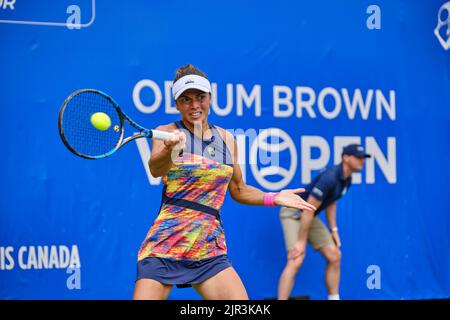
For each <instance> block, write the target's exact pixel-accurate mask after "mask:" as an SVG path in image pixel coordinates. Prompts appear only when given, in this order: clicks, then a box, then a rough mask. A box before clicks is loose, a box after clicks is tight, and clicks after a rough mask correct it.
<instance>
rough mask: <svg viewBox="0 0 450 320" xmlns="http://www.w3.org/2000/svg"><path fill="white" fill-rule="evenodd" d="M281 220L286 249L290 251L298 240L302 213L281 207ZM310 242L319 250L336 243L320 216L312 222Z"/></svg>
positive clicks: (309, 235)
mask: <svg viewBox="0 0 450 320" xmlns="http://www.w3.org/2000/svg"><path fill="white" fill-rule="evenodd" d="M280 220H281V226H282V227H283V233H284V240H285V243H286V249H287V250H288V251H289V250H291V249H292V247H293V246H294V244H295V243H296V242H297V240H298V230H299V228H300V221H301V214H300V213H299V210H296V209H291V208H285V207H281V210H280ZM308 242H309V244H310V245H311V246H312V247H313V248H314V250H319V249H320V248H323V247H325V246H328V245H331V244H334V241H333V238H332V237H331V234H330V232H329V231H328V229H327V227H326V226H325V224H324V223H323V222H322V220H320V219H319V216H316V217H315V218H314V219H313V221H312V222H311V226H310V228H309V234H308Z"/></svg>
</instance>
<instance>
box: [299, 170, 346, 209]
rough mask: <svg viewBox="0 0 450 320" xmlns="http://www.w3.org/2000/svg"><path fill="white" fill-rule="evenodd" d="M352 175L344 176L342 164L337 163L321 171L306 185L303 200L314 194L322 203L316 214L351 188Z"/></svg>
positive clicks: (302, 195) (302, 194) (301, 194)
mask: <svg viewBox="0 0 450 320" xmlns="http://www.w3.org/2000/svg"><path fill="white" fill-rule="evenodd" d="M351 184H352V177H351V176H350V177H348V178H347V179H345V178H344V171H343V169H342V164H338V165H335V166H334V167H331V168H328V169H326V170H324V171H322V172H321V173H319V174H318V175H317V176H316V177H315V178H314V179H313V181H312V182H311V183H310V184H309V185H307V186H306V187H305V189H306V191H305V192H303V193H300V194H299V195H300V197H302V199H303V200H305V201H306V200H307V199H308V197H309V195H310V194H312V195H313V196H314V197H315V198H316V199H317V200H319V201H321V202H322V203H321V204H320V206H319V207H318V208H317V210H316V212H315V214H316V215H317V214H319V213H320V211H322V210H323V209H325V208H326V207H328V206H329V205H330V204H332V203H333V202H335V201H336V200H338V199H339V198H341V197H342V196H343V195H344V194H345V193H346V192H347V190H348V188H350V185H351Z"/></svg>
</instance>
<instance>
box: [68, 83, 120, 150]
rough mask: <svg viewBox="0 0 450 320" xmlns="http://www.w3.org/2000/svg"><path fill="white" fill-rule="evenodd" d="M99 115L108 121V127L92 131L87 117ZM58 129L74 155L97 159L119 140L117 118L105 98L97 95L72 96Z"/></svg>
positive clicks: (112, 106)
mask: <svg viewBox="0 0 450 320" xmlns="http://www.w3.org/2000/svg"><path fill="white" fill-rule="evenodd" d="M96 112H103V113H105V114H107V115H108V116H109V117H110V119H111V126H110V127H109V128H108V129H107V130H104V131H101V130H98V129H96V128H95V127H94V126H93V125H92V123H91V116H92V115H93V114H94V113H96ZM62 130H63V132H64V136H65V139H66V142H67V143H68V144H69V145H70V146H71V147H72V149H74V150H75V151H76V152H77V153H79V154H81V155H85V156H89V157H100V156H103V155H105V154H108V153H109V152H111V151H112V150H114V149H115V148H116V146H117V145H118V143H119V142H120V138H121V130H122V128H121V123H120V117H119V115H118V113H117V111H116V109H115V107H114V105H113V104H112V102H111V101H109V100H108V99H107V98H106V97H104V96H103V95H101V94H100V93H97V92H92V91H84V92H80V93H78V94H76V95H75V96H73V97H72V99H71V100H70V101H69V102H68V104H67V105H66V107H65V110H64V114H63V118H62Z"/></svg>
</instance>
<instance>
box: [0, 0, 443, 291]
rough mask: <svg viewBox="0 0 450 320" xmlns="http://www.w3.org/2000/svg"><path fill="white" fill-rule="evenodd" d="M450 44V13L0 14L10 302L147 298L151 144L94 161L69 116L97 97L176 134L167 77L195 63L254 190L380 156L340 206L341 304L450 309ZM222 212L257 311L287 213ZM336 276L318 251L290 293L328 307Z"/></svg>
mask: <svg viewBox="0 0 450 320" xmlns="http://www.w3.org/2000/svg"><path fill="white" fill-rule="evenodd" d="M449 37H450V2H447V1H446V0H430V1H422V0H409V1H406V0H395V1H392V0H380V1H377V2H376V4H373V2H371V1H365V0H361V1H348V0H347V1H332V0H322V1H318V2H314V1H304V0H302V1H283V0H282V1H277V2H273V1H234V0H231V1H205V0H197V1H186V0H184V1H179V0H174V1H144V0H136V1H128V2H127V1H117V2H111V1H101V0H100V1H95V0H72V1H57V3H56V2H55V1H50V0H45V1H38V2H37V1H31V0H28V1H27V0H3V1H1V0H0V44H1V50H0V107H1V112H2V119H3V121H2V129H3V133H4V137H3V139H2V140H3V143H2V156H1V157H0V167H1V168H2V179H1V182H0V299H129V298H131V295H132V292H133V288H134V281H135V278H136V262H137V252H138V250H139V247H140V244H141V242H142V241H143V239H144V238H145V235H146V234H147V231H148V229H149V228H150V226H151V224H152V223H153V221H154V219H155V218H156V216H157V214H158V210H159V206H160V201H161V190H162V184H161V180H160V179H156V178H153V177H152V176H151V174H150V172H149V169H148V167H147V161H148V158H149V156H150V153H151V141H149V140H147V139H140V140H136V141H135V142H132V143H130V144H129V145H127V146H125V147H124V148H123V149H121V150H120V151H118V152H117V153H115V154H114V155H113V156H111V157H109V158H106V159H103V160H96V161H90V160H85V159H82V158H79V157H76V156H74V155H73V154H72V153H70V152H69V151H68V150H67V149H66V147H65V146H64V144H63V143H62V142H61V139H60V137H59V134H58V126H57V119H58V112H59V108H60V106H61V104H62V102H63V101H64V99H65V98H66V97H67V96H68V95H69V94H70V93H71V92H72V91H74V90H76V89H80V88H96V89H99V90H102V91H104V92H106V93H108V94H110V95H111V96H112V97H113V98H114V99H115V100H116V101H117V102H118V103H119V104H120V105H121V107H122V108H123V109H124V110H125V112H126V113H127V114H128V115H129V116H130V117H131V118H132V119H134V120H135V121H136V122H138V123H139V124H141V125H143V126H145V127H148V128H153V127H156V126H158V125H161V124H167V123H170V122H173V121H176V120H179V119H180V115H179V113H178V112H177V110H176V108H175V107H174V101H173V99H172V98H171V83H172V82H171V81H172V79H173V77H174V73H175V70H176V69H177V68H178V67H180V66H182V65H186V64H188V63H192V64H194V65H195V66H197V67H198V68H200V69H201V70H202V71H204V72H205V73H206V74H207V76H208V77H209V79H210V80H211V83H212V91H213V92H212V104H211V113H210V116H209V120H210V121H211V122H212V123H214V124H216V125H218V126H221V127H223V128H225V129H227V130H229V131H230V132H232V133H233V134H234V136H235V138H236V141H237V144H238V147H239V162H240V165H241V168H242V171H243V175H244V178H245V181H246V182H247V183H248V184H250V185H253V186H255V187H258V188H260V189H262V190H264V191H275V190H280V189H283V188H297V187H301V186H305V185H306V184H308V183H309V182H310V181H311V180H312V179H313V178H314V177H315V176H316V175H317V174H318V173H319V172H320V170H321V169H323V168H325V167H329V166H332V165H333V164H336V163H339V162H340V161H341V157H340V155H341V151H342V148H343V146H345V145H346V144H349V143H353V142H356V143H361V144H362V145H363V146H364V147H365V148H366V150H367V152H368V153H370V154H372V155H373V157H372V158H370V159H368V160H367V162H366V165H365V168H364V170H363V171H362V172H360V173H355V174H354V175H353V186H352V187H351V189H350V190H349V192H348V193H347V194H346V195H345V196H344V197H343V198H342V199H341V200H340V201H339V202H338V206H337V221H338V225H339V230H340V234H341V241H342V272H341V285H340V294H341V298H343V299H430V298H448V297H450V255H449V248H450V215H449V212H448V205H447V202H446V201H447V200H448V199H447V197H448V195H449V188H448V186H447V183H448V181H449V180H450V169H449V163H450V148H449V146H450V50H449V48H450V39H449ZM128 129H129V131H128V133H132V130H131V127H128ZM273 147H278V148H275V149H274V148H273ZM274 150H276V152H274ZM275 153H276V154H275ZM274 159H276V161H274ZM221 214H222V219H223V223H224V228H225V230H226V237H227V245H228V250H229V257H230V259H231V261H232V263H233V266H234V268H235V269H236V270H237V272H238V273H239V275H240V277H241V278H242V281H243V282H244V285H245V286H246V289H247V291H248V294H249V296H250V298H251V299H265V298H271V297H275V296H276V294H277V285H278V279H279V276H280V274H281V272H282V270H283V267H284V265H285V262H286V258H287V254H286V250H285V244H284V238H283V233H282V228H281V224H280V220H279V210H278V209H277V208H268V207H253V206H246V205H243V204H238V203H236V202H235V201H233V199H231V197H230V196H227V197H226V200H225V203H224V206H223V209H222V212H221ZM321 218H322V219H323V220H324V221H326V219H325V217H324V214H323V213H322V214H321ZM324 268H325V261H324V260H323V258H322V257H321V256H320V255H319V254H318V253H317V252H315V251H313V250H312V248H310V247H308V248H307V253H306V259H305V262H304V265H303V266H302V268H301V269H300V271H299V273H298V274H297V277H296V283H295V287H294V290H293V292H292V295H293V296H299V295H308V296H310V297H311V298H312V299H326V298H327V292H326V287H325V284H324V281H323V278H324ZM169 298H170V299H200V296H199V295H198V294H197V293H196V292H195V291H194V290H193V289H192V288H187V289H177V288H175V289H173V291H172V292H171V294H170V296H169Z"/></svg>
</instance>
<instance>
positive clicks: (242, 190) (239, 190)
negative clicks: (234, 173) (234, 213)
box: [230, 184, 264, 206]
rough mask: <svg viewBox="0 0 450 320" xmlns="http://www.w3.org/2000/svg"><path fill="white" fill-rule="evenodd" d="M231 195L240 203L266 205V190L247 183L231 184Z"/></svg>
mask: <svg viewBox="0 0 450 320" xmlns="http://www.w3.org/2000/svg"><path fill="white" fill-rule="evenodd" d="M230 195H231V197H232V198H233V199H234V200H235V201H237V202H239V203H243V204H247V205H251V206H262V205H264V192H263V191H261V190H259V189H258V188H255V187H252V186H249V185H247V184H241V185H236V186H231V185H230Z"/></svg>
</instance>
